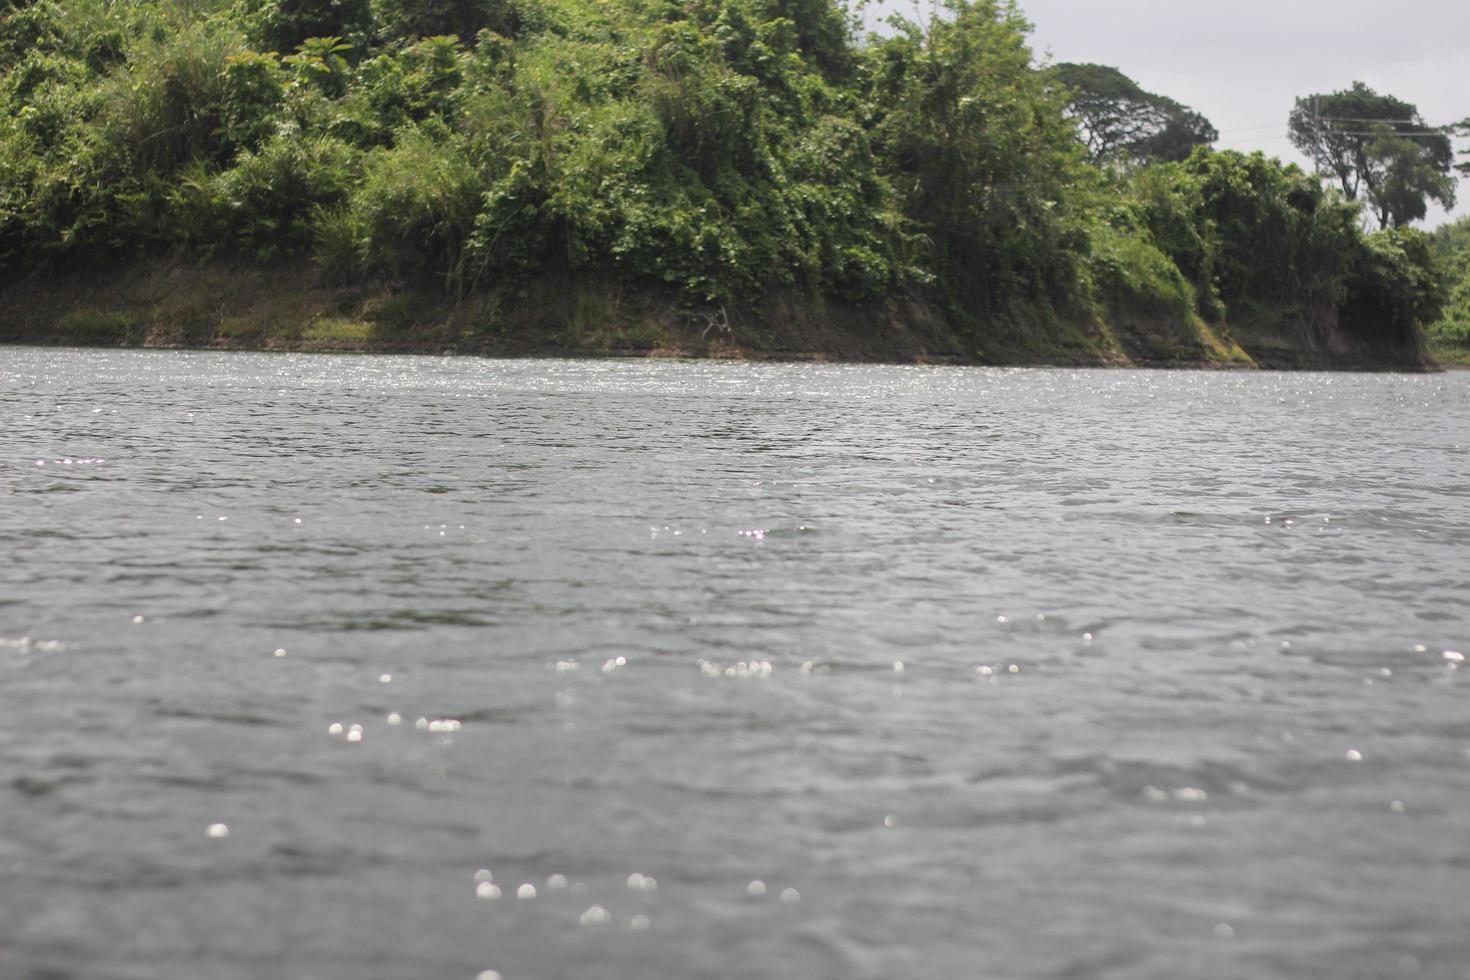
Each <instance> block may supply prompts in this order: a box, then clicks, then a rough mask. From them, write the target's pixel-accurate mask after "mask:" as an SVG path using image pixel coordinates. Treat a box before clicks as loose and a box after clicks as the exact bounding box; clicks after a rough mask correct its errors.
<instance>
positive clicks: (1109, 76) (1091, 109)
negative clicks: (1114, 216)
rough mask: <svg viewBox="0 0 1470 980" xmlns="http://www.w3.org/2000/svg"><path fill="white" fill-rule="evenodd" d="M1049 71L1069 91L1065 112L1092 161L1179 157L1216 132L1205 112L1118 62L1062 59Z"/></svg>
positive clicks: (1211, 138) (1207, 141)
mask: <svg viewBox="0 0 1470 980" xmlns="http://www.w3.org/2000/svg"><path fill="white" fill-rule="evenodd" d="M1052 72H1053V73H1054V75H1055V76H1056V79H1057V81H1058V82H1060V83H1061V84H1062V85H1064V86H1066V87H1067V89H1068V90H1069V92H1070V96H1069V100H1068V104H1067V109H1068V112H1069V113H1070V114H1071V116H1072V117H1073V118H1074V119H1075V120H1076V122H1077V127H1078V129H1079V130H1080V131H1081V134H1082V138H1083V141H1084V142H1086V144H1087V150H1088V154H1089V155H1090V157H1091V159H1092V161H1093V162H1094V163H1109V162H1114V163H1116V162H1130V161H1132V162H1141V163H1151V162H1156V161H1158V162H1170V161H1173V162H1178V161H1180V160H1183V159H1185V158H1186V157H1188V156H1189V154H1190V152H1191V151H1193V150H1194V148H1195V147H1196V146H1208V145H1210V144H1211V143H1213V142H1215V140H1217V139H1219V138H1220V134H1219V132H1218V131H1216V129H1215V127H1214V126H1212V125H1211V124H1210V121H1209V120H1208V119H1206V118H1205V117H1204V116H1202V115H1200V114H1199V113H1197V112H1195V111H1194V110H1192V109H1190V108H1188V107H1187V106H1183V105H1180V104H1179V103H1178V102H1175V101H1174V100H1173V99H1171V98H1168V97H1167V96H1163V95H1156V94H1155V93H1153V92H1148V91H1145V90H1144V89H1143V88H1142V87H1141V86H1139V84H1138V83H1137V82H1135V81H1134V80H1133V79H1131V78H1129V77H1128V76H1127V75H1125V74H1123V73H1122V72H1121V71H1119V70H1118V69H1116V68H1111V67H1109V66H1107V65H1088V64H1060V65H1056V66H1055V67H1054V68H1052Z"/></svg>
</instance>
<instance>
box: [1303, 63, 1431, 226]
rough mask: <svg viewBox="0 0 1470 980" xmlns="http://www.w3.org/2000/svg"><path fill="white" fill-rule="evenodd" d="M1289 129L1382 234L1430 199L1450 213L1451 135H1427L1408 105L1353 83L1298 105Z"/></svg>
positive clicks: (1415, 216)
mask: <svg viewBox="0 0 1470 980" xmlns="http://www.w3.org/2000/svg"><path fill="white" fill-rule="evenodd" d="M1288 123H1289V128H1290V133H1291V141H1292V144H1293V145H1295V146H1296V148H1297V149H1299V150H1301V151H1302V153H1304V154H1306V156H1307V157H1308V158H1309V159H1311V160H1312V162H1314V163H1315V164H1317V167H1318V169H1320V170H1321V171H1322V172H1323V173H1324V174H1327V175H1328V176H1330V177H1334V178H1336V179H1337V181H1338V182H1339V184H1340V185H1341V187H1342V192H1343V193H1344V194H1346V195H1347V196H1348V198H1349V199H1352V200H1356V199H1358V198H1359V196H1361V197H1362V198H1363V199H1364V200H1366V201H1367V202H1368V203H1369V204H1370V205H1371V206H1372V208H1373V211H1374V214H1375V216H1376V217H1377V218H1378V225H1379V227H1380V228H1388V227H1395V228H1397V227H1401V226H1403V225H1406V224H1409V223H1410V222H1414V221H1418V220H1420V219H1421V218H1423V217H1424V215H1425V214H1426V213H1427V207H1426V201H1428V200H1434V201H1438V202H1439V203H1441V204H1443V205H1444V206H1445V207H1446V208H1451V207H1454V204H1455V179H1454V177H1452V176H1451V174H1450V171H1451V168H1452V166H1453V164H1454V148H1453V147H1452V146H1451V144H1450V138H1449V135H1448V134H1447V133H1446V132H1444V131H1441V130H1433V129H1431V128H1430V127H1429V126H1428V125H1427V124H1426V123H1425V122H1424V120H1423V119H1422V118H1421V117H1420V115H1419V110H1418V108H1417V107H1416V106H1414V105H1413V104H1412V103H1409V102H1405V101H1403V100H1402V99H1399V98H1395V97H1394V96H1392V95H1380V94H1378V93H1377V92H1375V91H1373V90H1372V89H1371V88H1369V87H1368V86H1366V85H1364V84H1363V83H1362V82H1354V83H1353V86H1352V88H1350V89H1345V90H1343V91H1340V92H1332V93H1330V94H1324V95H1307V96H1303V97H1302V98H1299V99H1297V100H1296V106H1295V107H1294V108H1293V109H1292V111H1291V116H1290V118H1289V120H1288Z"/></svg>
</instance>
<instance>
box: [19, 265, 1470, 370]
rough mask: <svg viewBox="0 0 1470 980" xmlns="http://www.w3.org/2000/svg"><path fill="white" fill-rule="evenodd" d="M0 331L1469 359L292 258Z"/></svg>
mask: <svg viewBox="0 0 1470 980" xmlns="http://www.w3.org/2000/svg"><path fill="white" fill-rule="evenodd" d="M0 344H6V345H28V346H39V347H46V346H71V347H100V348H135V349H151V350H201V351H227V350H239V351H262V352H270V351H280V352H290V353H337V354H414V355H457V356H480V357H507V358H522V357H558V358H572V359H581V358H629V359H634V358H668V359H680V360H744V361H758V362H759V361H764V362H780V363H823V362H831V363H859V364H939V365H955V366H987V367H1059V368H1079V367H1096V368H1148V369H1155V370H1283V371H1303V370H1306V371H1319V370H1320V371H1349V372H1365V371H1368V372H1372V371H1383V372H1399V373H1422V372H1432V371H1439V370H1444V369H1445V368H1446V367H1470V359H1466V360H1465V361H1462V362H1458V363H1451V364H1448V365H1446V364H1443V363H1440V362H1439V361H1436V360H1435V359H1434V358H1433V357H1432V355H1431V352H1430V351H1429V350H1428V349H1427V348H1426V347H1424V346H1423V345H1419V346H1413V347H1409V346H1405V347H1402V348H1373V347H1366V346H1363V345H1360V344H1358V345H1355V344H1352V343H1350V342H1348V341H1347V340H1346V339H1345V338H1343V337H1342V336H1340V335H1334V334H1329V335H1328V337H1327V339H1326V342H1325V343H1324V342H1319V343H1318V344H1317V345H1315V346H1313V347H1309V346H1307V345H1304V344H1301V343H1295V342H1293V340H1292V339H1291V329H1290V327H1289V326H1284V325H1281V324H1258V325H1254V326H1248V327H1241V326H1231V327H1228V328H1227V327H1224V326H1213V327H1212V326H1209V325H1207V324H1205V323H1204V322H1203V321H1200V320H1198V319H1197V318H1195V319H1194V320H1193V322H1186V323H1180V322H1177V321H1172V320H1163V319H1159V318H1158V317H1154V316H1150V315H1148V314H1147V313H1138V312H1136V311H1127V310H1124V311H1109V313H1108V314H1106V315H1102V316H1097V315H1094V316H1085V317H1084V316H1073V317H1070V318H1068V317H1063V316H1060V315H1057V314H1055V313H1051V314H1049V315H1048V314H1033V315H1031V316H1028V317H1026V321H1025V322H1018V321H1016V320H998V319H991V320H983V321H982V320H981V319H979V318H978V317H966V316H964V315H963V314H961V315H956V314H954V313H952V312H950V313H947V312H945V311H943V310H941V309H940V308H938V307H937V306H936V305H935V304H934V303H933V302H930V301H927V300H925V299H923V298H918V297H908V298H903V299H893V300H888V301H884V302H881V303H874V304H869V305H865V306H850V305H842V304H837V303H834V302H831V301H828V300H825V299H822V298H821V297H813V296H810V295H807V294H800V293H796V292H787V293H777V294H772V295H771V296H769V297H767V298H766V300H765V301H764V302H763V303H762V305H761V307H760V308H759V309H755V308H737V309H734V310H733V311H727V310H726V309H725V308H723V307H720V308H716V309H713V310H705V311H690V310H688V309H683V308H681V307H680V306H679V305H678V304H677V303H676V302H675V301H674V300H673V299H672V298H671V297H669V296H665V295H661V294H659V293H658V292H657V291H655V290H652V289H650V288H648V287H644V286H640V285H636V284H629V283H625V282H619V281H607V280H587V279H576V280H570V279H555V278H547V279H544V280H540V281H533V282H530V283H525V284H520V285H517V286H514V287H512V286H506V287H502V288H498V289H487V290H485V291H482V292H479V293H474V294H471V295H469V296H464V297H454V296H449V295H445V294H444V293H443V291H442V290H438V289H436V288H435V287H434V286H433V285H427V286H426V285H422V284H420V285H414V284H405V283H392V282H355V283H334V282H331V281H328V280H326V279H324V278H323V277H322V276H321V275H320V274H319V273H318V272H317V271H316V270H315V269H314V268H313V267H312V266H311V265H310V264H309V263H296V264H293V265H281V266H275V267H267V268H261V267H255V266H245V265H239V264H232V263H222V262H216V263H210V264H185V263H182V262H179V261H177V260H155V261H152V262H138V263H135V264H133V265H130V266H122V267H114V268H110V269H106V270H103V271H102V272H101V273H97V274H90V275H88V274H84V273H82V272H79V271H73V272H70V273H60V274H55V273H53V274H51V275H49V276H45V277H36V278H33V279H32V280H30V281H27V282H21V283H12V284H9V285H7V286H5V287H3V288H0Z"/></svg>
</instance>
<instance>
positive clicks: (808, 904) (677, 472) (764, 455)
mask: <svg viewBox="0 0 1470 980" xmlns="http://www.w3.org/2000/svg"><path fill="white" fill-rule="evenodd" d="M0 422H3V428H0V501H3V503H0V557H3V562H0V976H3V977H5V978H7V980H9V978H28V980H29V978H37V980H41V978H45V980H60V978H77V980H82V978H86V980H93V978H104V980H112V978H119V980H121V978H128V980H134V978H136V980H214V978H220V980H234V978H262V980H293V978H326V980H336V978H342V980H369V978H382V980H420V978H423V980H436V978H446V980H475V978H477V977H480V976H482V975H483V976H485V977H486V978H489V977H492V976H493V975H494V974H491V973H488V972H485V971H496V973H498V974H499V975H500V976H501V977H503V978H504V980H562V978H568V980H570V978H615V980H623V978H627V980H656V978H674V980H696V978H733V980H744V978H783V980H784V978H794V980H825V978H834V980H835V978H873V980H879V978H884V980H887V978H893V980H904V978H908V980H931V978H932V980H950V978H980V980H1007V978H1035V977H1048V978H1051V977H1055V978H1077V980H1093V978H1158V980H1179V978H1293V980H1300V978H1316V977H1320V978H1324V980H1327V978H1331V980H1344V978H1363V980H1382V978H1389V977H1411V978H1419V980H1423V978H1432V980H1438V978H1446V980H1465V978H1470V926H1467V917H1470V701H1467V694H1470V666H1466V667H1464V668H1463V669H1458V668H1460V664H1459V662H1458V652H1459V651H1467V652H1470V374H1466V373H1460V374H1443V375H1420V376H1409V375H1335V376H1334V375H1323V374H1298V375H1283V374H1268V373H1259V374H1257V373H1196V372H1180V373H1164V372H1135V371H1069V370H1055V371H1041V370H988V369H963V368H928V367H873V366H830V365H753V364H738V363H708V362H706V363H677V362H672V363H665V362H642V361H638V362H629V361H618V362H612V361H608V362H601V361H577V362H564V361H552V360H540V361H491V360H473V359H450V358H442V359H441V358H395V357H327V356H303V355H248V354H210V353H176V352H121V351H68V350H33V349H21V348H0ZM421 719H422V721H421ZM395 721H396V722H398V723H397V724H394V722H395ZM339 726H340V727H339ZM357 726H360V727H357ZM480 872H487V873H480ZM524 886H532V887H533V888H534V891H535V897H534V898H531V897H524V898H522V897H517V896H518V894H522V893H523V894H526V895H528V896H529V893H530V891H531V888H529V887H524ZM497 893H498V896H499V897H495V896H496V895H497Z"/></svg>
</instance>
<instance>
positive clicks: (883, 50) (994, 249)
mask: <svg viewBox="0 0 1470 980" xmlns="http://www.w3.org/2000/svg"><path fill="white" fill-rule="evenodd" d="M944 6H945V8H946V10H947V12H948V13H949V15H950V16H949V17H948V18H935V19H934V20H933V21H932V22H931V23H930V24H929V25H928V27H927V29H924V28H921V27H920V26H919V25H916V24H913V23H911V22H908V21H904V20H901V19H898V20H896V21H895V27H896V29H897V35H896V36H895V37H893V38H891V39H889V40H886V41H882V42H880V43H878V44H876V45H874V46H873V48H872V49H871V50H870V51H869V52H868V59H867V66H866V67H867V70H868V76H869V78H870V80H871V81H870V86H871V90H870V93H869V99H870V109H869V112H870V113H871V114H872V117H873V120H874V121H873V132H874V139H875V143H876V148H877V151H878V156H879V159H880V160H881V163H882V169H883V171H884V175H885V176H886V177H887V178H888V179H889V180H890V181H891V182H892V184H893V185H894V188H895V190H896V192H897V194H898V198H899V202H900V205H901V207H902V208H903V211H904V214H905V215H906V217H907V218H908V219H909V220H910V221H911V222H912V224H913V226H914V228H915V230H916V231H918V232H919V233H920V234H922V235H924V236H925V237H927V238H928V240H929V242H930V243H931V248H930V250H929V253H928V255H927V257H926V258H927V263H928V264H929V266H930V267H931V268H932V269H933V270H934V271H935V273H936V275H937V276H938V277H939V279H940V280H941V281H942V282H943V283H945V284H946V285H947V286H948V287H950V289H951V292H952V295H953V297H954V298H955V299H956V300H957V301H958V302H960V303H961V304H963V305H964V306H965V307H967V308H969V309H972V310H974V309H978V310H979V311H980V312H981V313H982V314H988V315H998V314H1002V313H1005V312H1007V311H1011V312H1015V311H1018V310H1019V309H1020V307H1022V306H1025V305H1033V304H1036V305H1042V306H1049V307H1054V308H1060V309H1066V308H1069V307H1072V306H1074V305H1076V304H1077V303H1078V302H1079V300H1080V298H1081V283H1080V278H1079V268H1078V253H1079V251H1080V247H1079V246H1080V245H1081V244H1082V241H1083V238H1082V236H1081V233H1080V231H1079V222H1078V221H1077V220H1076V216H1075V215H1073V214H1071V213H1069V212H1070V210H1071V208H1070V205H1072V203H1073V201H1074V200H1075V195H1074V194H1073V193H1072V188H1073V187H1074V185H1076V184H1084V185H1085V184H1086V183H1087V182H1088V178H1087V176H1086V175H1085V174H1084V173H1083V167H1082V160H1081V149H1080V147H1079V146H1078V145H1077V143H1076V141H1075V139H1074V138H1073V130H1072V127H1071V124H1070V123H1069V122H1068V121H1067V120H1066V118H1065V116H1064V106H1065V103H1064V95H1063V93H1062V92H1061V91H1060V90H1059V89H1057V88H1055V87H1054V86H1052V85H1051V84H1050V82H1049V81H1048V80H1047V79H1046V78H1045V77H1044V76H1042V75H1041V74H1038V73H1037V72H1035V71H1033V70H1032V68H1031V53H1030V51H1029V49H1028V48H1027V47H1026V44H1025V30H1026V27H1025V23H1024V21H1022V20H1021V18H1020V15H1019V14H1018V13H1017V12H1016V9H1015V7H1014V5H1012V4H1009V3H1000V2H995V0H980V2H975V3H970V2H962V0H951V2H947V3H946V4H945V5H944Z"/></svg>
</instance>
